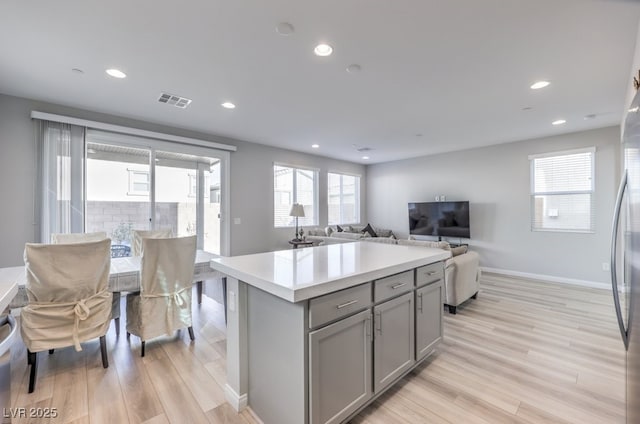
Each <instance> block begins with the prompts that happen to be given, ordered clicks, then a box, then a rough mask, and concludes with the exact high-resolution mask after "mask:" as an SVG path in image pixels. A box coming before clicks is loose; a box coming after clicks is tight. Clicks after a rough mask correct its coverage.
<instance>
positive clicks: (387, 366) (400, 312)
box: [373, 292, 415, 393]
mask: <svg viewBox="0 0 640 424" xmlns="http://www.w3.org/2000/svg"><path fill="white" fill-rule="evenodd" d="M373 314H374V317H373V319H374V327H373V328H374V339H373V340H374V342H373V356H374V360H373V362H374V365H373V379H374V384H373V391H374V393H377V392H378V391H380V390H382V389H383V388H385V387H386V386H387V385H389V384H390V383H392V382H394V381H395V380H396V379H397V378H398V377H400V376H401V375H402V374H403V373H404V372H405V371H407V370H409V369H410V368H411V366H412V365H413V364H414V363H415V360H414V355H415V352H414V337H415V336H414V328H415V327H414V307H413V292H411V293H407V294H405V295H402V296H400V297H396V298H395V299H392V300H389V301H387V302H384V303H381V304H380V305H378V306H376V307H374V308H373Z"/></svg>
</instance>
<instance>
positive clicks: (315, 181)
mask: <svg viewBox="0 0 640 424" xmlns="http://www.w3.org/2000/svg"><path fill="white" fill-rule="evenodd" d="M276 166H279V167H282V168H290V169H291V170H292V171H293V183H292V190H291V196H292V199H291V204H294V203H297V200H298V196H297V189H298V188H297V184H296V183H297V171H310V172H312V173H313V222H312V223H310V224H299V225H298V227H303V226H317V225H319V222H320V217H319V216H318V215H319V210H320V208H319V195H318V193H319V189H318V187H319V180H320V170H319V169H318V168H312V167H307V166H300V165H292V164H289V163H282V162H273V164H272V167H271V202H272V204H271V212H272V213H273V219H272V220H271V222H272V224H273V228H295V226H296V225H295V223H293V222H292V224H291V225H276V222H275V221H276V213H275V212H276V210H275V208H276V203H275V196H276V185H275V177H276V175H275V171H276Z"/></svg>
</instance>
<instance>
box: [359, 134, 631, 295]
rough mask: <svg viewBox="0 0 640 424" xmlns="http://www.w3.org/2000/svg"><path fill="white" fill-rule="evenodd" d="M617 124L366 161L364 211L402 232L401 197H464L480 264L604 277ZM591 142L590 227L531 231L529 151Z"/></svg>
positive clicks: (617, 157)
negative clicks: (577, 230)
mask: <svg viewBox="0 0 640 424" xmlns="http://www.w3.org/2000/svg"><path fill="white" fill-rule="evenodd" d="M619 140H620V134H619V128H617V127H611V128H603V129H598V130H592V131H586V132H580V133H572V134H566V135H561V136H557V137H547V138H541V139H535V140H527V141H522V142H517V143H508V144H501V145H496V146H490V147H485V148H478V149H472V150H465V151H460V152H453V153H446V154H441V155H434V156H426V157H420V158H415V159H410V160H404V161H397V162H390V163H385V164H379V165H370V166H369V167H368V169H367V211H368V216H369V220H370V221H371V222H372V223H374V224H375V225H378V226H381V227H385V228H391V229H393V230H394V232H395V233H396V234H399V235H400V236H401V237H405V238H406V237H407V236H408V232H409V221H408V212H407V203H408V202H416V201H418V202H419V201H433V200H434V198H435V196H436V195H445V196H446V198H447V200H469V201H470V209H471V216H470V217H471V237H472V238H471V240H469V244H470V246H471V248H472V249H474V250H476V251H478V252H479V253H480V257H481V265H482V266H485V267H491V268H499V269H502V270H509V271H516V272H523V273H532V274H538V275H549V276H554V277H559V278H564V279H577V280H583V281H591V282H601V283H606V282H608V281H609V274H608V273H607V272H604V271H603V270H602V263H603V262H608V260H609V244H610V240H609V237H610V235H609V232H610V228H611V219H612V214H613V206H614V202H615V196H616V191H617V184H618V176H619V175H620V144H619ZM588 146H596V149H597V150H596V156H595V164H596V169H595V177H596V181H595V190H596V194H595V202H596V209H595V220H596V221H595V233H594V234H575V233H558V232H532V231H531V225H530V219H531V218H530V217H531V215H530V196H529V193H530V168H529V160H528V155H531V154H536V153H545V152H554V151H561V150H568V149H574V148H580V147H588Z"/></svg>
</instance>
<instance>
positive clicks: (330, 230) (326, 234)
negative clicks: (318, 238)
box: [324, 226, 334, 236]
mask: <svg viewBox="0 0 640 424" xmlns="http://www.w3.org/2000/svg"><path fill="white" fill-rule="evenodd" d="M333 232H334V229H333V228H331V227H329V226H327V227H326V228H325V229H324V235H325V236H330V235H331V233H333Z"/></svg>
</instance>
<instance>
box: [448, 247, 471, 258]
mask: <svg viewBox="0 0 640 424" xmlns="http://www.w3.org/2000/svg"><path fill="white" fill-rule="evenodd" d="M467 250H468V247H467V246H458V247H453V248H452V249H451V255H453V256H458V255H462V254H465V253H467Z"/></svg>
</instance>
